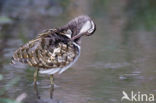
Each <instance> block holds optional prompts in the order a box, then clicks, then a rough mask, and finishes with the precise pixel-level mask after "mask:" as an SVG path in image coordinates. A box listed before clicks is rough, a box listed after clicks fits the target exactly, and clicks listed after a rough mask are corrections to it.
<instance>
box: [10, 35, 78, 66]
mask: <svg viewBox="0 0 156 103" xmlns="http://www.w3.org/2000/svg"><path fill="white" fill-rule="evenodd" d="M78 54H79V50H78V47H77V46H76V45H74V43H72V42H71V41H69V39H68V38H67V37H66V36H64V35H60V34H58V33H50V32H48V33H44V34H42V35H39V36H38V37H37V38H36V39H34V40H31V41H29V42H28V43H26V44H25V45H23V46H21V47H20V48H19V49H18V50H16V51H15V53H14V55H13V60H12V62H13V63H15V62H22V63H27V64H29V65H30V66H33V67H37V68H45V69H49V68H62V67H64V66H66V65H69V64H70V63H71V62H72V61H74V59H75V58H76V56H78Z"/></svg>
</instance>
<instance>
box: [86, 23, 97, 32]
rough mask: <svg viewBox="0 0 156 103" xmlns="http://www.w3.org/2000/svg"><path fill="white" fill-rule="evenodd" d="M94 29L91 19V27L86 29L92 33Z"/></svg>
mask: <svg viewBox="0 0 156 103" xmlns="http://www.w3.org/2000/svg"><path fill="white" fill-rule="evenodd" d="M94 29H95V24H94V23H93V21H91V29H90V30H88V33H92V32H93V31H94Z"/></svg>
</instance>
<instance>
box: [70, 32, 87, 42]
mask: <svg viewBox="0 0 156 103" xmlns="http://www.w3.org/2000/svg"><path fill="white" fill-rule="evenodd" d="M84 34H85V33H81V34H78V35H76V36H74V37H72V38H71V40H72V41H74V40H75V39H78V38H80V37H81V36H83V35H84Z"/></svg>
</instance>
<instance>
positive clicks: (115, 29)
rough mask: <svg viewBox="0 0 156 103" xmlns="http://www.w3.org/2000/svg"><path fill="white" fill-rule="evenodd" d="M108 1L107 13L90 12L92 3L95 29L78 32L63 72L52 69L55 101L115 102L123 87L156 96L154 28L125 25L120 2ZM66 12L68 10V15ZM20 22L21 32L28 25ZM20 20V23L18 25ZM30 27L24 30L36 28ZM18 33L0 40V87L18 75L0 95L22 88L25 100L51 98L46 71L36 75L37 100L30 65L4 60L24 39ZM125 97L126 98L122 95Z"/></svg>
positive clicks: (30, 102) (33, 101)
mask: <svg viewBox="0 0 156 103" xmlns="http://www.w3.org/2000/svg"><path fill="white" fill-rule="evenodd" d="M109 5H112V6H114V8H113V7H111V6H109V9H108V11H107V13H106V14H103V13H102V11H99V12H101V13H100V14H98V12H97V15H95V14H94V10H93V11H92V9H91V11H92V12H93V14H94V15H93V14H92V15H93V18H94V20H95V22H96V25H97V31H96V32H95V34H94V35H93V36H91V37H84V38H83V40H82V51H81V56H80V58H79V60H78V62H77V63H76V64H74V66H72V68H70V69H69V70H67V71H65V72H64V73H63V74H61V75H58V74H56V75H55V84H56V85H57V86H56V88H55V91H54V100H53V102H54V103H55V102H56V103H120V102H121V97H122V96H123V94H122V91H125V92H126V93H128V94H130V92H131V91H134V92H136V93H137V92H138V91H140V92H141V93H147V94H148V93H150V94H151V93H152V94H155V96H156V88H155V86H156V69H155V67H156V53H155V51H156V36H155V30H150V31H148V30H146V29H145V28H141V29H131V28H128V26H127V22H128V17H127V16H125V15H126V14H125V12H124V11H123V8H124V7H123V5H125V4H122V3H117V2H115V3H110V4H109ZM94 6H99V5H94ZM94 6H93V7H94ZM101 8H102V7H101ZM103 9H104V8H103ZM116 10H117V12H118V14H116ZM91 11H90V12H91ZM71 14H72V13H71ZM71 14H67V15H68V18H72V16H71ZM72 15H75V14H72ZM68 18H67V17H66V16H65V17H64V16H63V17H58V18H52V19H53V25H55V24H56V25H55V26H57V24H58V25H62V24H64V23H65V22H67V21H68V20H69V19H68ZM42 19H44V17H42ZM45 19H47V18H46V17H45ZM50 20H51V19H50ZM45 21H46V22H48V21H47V20H45ZM19 23H21V24H18V26H17V27H18V29H21V30H18V29H17V27H13V29H14V30H13V31H14V34H16V33H17V32H19V31H21V32H24V33H23V34H26V33H25V31H26V30H27V29H30V27H29V26H28V25H26V24H25V25H24V24H23V21H22V22H19ZM29 23H30V25H31V24H32V22H31V21H27V24H29ZM19 25H22V27H21V28H19ZM23 25H24V26H23ZM40 25H41V26H42V27H39V29H44V28H46V27H50V23H49V24H47V25H46V26H45V24H40ZM125 27H127V28H126V29H125ZM23 28H24V29H23ZM35 30H36V29H35ZM35 30H34V31H33V30H30V32H28V33H30V34H31V33H36V31H35ZM5 33H7V31H5ZM20 37H21V36H16V35H15V36H14V37H7V40H3V39H1V42H3V43H4V44H3V45H1V51H0V53H1V57H0V68H1V69H0V74H3V77H4V78H3V80H1V81H0V82H1V83H0V88H4V87H5V86H6V85H7V84H8V81H10V80H13V79H18V82H17V83H16V84H15V85H13V86H11V87H10V88H8V89H7V91H6V92H5V94H3V96H4V97H7V98H12V99H16V97H17V96H19V95H20V94H22V93H26V94H27V96H26V98H25V99H24V103H43V102H45V103H51V102H52V101H51V100H50V99H49V84H50V82H49V77H48V76H46V75H40V77H39V93H40V96H41V100H37V98H36V96H35V93H34V90H33V85H32V83H33V72H34V68H31V67H29V66H23V65H14V66H13V65H10V64H9V63H10V58H11V56H12V54H13V52H14V51H15V50H16V49H17V48H18V47H19V46H20V45H21V44H23V38H20ZM33 37H35V36H33V35H29V36H27V35H26V36H25V38H26V40H30V39H31V38H33ZM124 102H125V103H126V102H127V103H128V101H126V100H125V101H124Z"/></svg>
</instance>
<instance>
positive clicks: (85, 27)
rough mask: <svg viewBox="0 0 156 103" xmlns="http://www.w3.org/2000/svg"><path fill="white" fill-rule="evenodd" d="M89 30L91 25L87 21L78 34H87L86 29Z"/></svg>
mask: <svg viewBox="0 0 156 103" xmlns="http://www.w3.org/2000/svg"><path fill="white" fill-rule="evenodd" d="M90 28H91V23H90V21H87V22H86V23H85V24H84V25H83V26H82V28H81V30H80V32H79V34H81V33H84V32H87V31H88V29H90Z"/></svg>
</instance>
